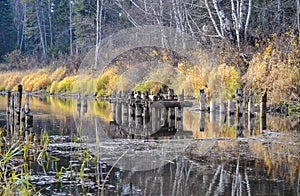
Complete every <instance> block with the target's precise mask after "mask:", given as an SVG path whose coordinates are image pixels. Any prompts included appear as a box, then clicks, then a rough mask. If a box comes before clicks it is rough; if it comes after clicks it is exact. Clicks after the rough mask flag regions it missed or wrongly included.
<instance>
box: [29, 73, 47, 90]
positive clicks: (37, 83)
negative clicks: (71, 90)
mask: <svg viewBox="0 0 300 196" xmlns="http://www.w3.org/2000/svg"><path fill="white" fill-rule="evenodd" d="M50 84H51V80H50V78H49V77H48V74H43V75H40V76H39V77H38V78H36V79H35V80H33V88H32V90H34V91H38V90H42V89H44V90H46V89H47V87H48V86H49V85H50Z"/></svg>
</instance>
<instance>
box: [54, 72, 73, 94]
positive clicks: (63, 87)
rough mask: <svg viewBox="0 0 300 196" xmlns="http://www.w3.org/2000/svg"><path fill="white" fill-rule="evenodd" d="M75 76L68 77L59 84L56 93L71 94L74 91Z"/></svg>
mask: <svg viewBox="0 0 300 196" xmlns="http://www.w3.org/2000/svg"><path fill="white" fill-rule="evenodd" d="M74 81H75V76H67V77H65V78H64V79H63V80H62V81H60V82H59V83H58V84H57V89H56V92H58V93H61V92H71V91H72V89H73V85H74Z"/></svg>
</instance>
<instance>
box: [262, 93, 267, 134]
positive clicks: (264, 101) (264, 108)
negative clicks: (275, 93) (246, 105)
mask: <svg viewBox="0 0 300 196" xmlns="http://www.w3.org/2000/svg"><path fill="white" fill-rule="evenodd" d="M266 112H267V90H265V91H264V92H263V94H262V96H261V102H260V130H261V131H263V130H266V129H267V114H266Z"/></svg>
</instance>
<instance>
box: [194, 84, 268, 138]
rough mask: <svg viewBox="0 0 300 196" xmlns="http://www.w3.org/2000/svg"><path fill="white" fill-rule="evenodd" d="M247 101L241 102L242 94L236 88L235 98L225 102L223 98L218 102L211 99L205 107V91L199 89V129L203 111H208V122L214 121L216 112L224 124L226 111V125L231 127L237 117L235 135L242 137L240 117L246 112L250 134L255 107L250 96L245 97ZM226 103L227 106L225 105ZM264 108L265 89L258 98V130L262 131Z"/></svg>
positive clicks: (203, 119)
mask: <svg viewBox="0 0 300 196" xmlns="http://www.w3.org/2000/svg"><path fill="white" fill-rule="evenodd" d="M247 100H248V103H247V104H243V94H242V92H241V90H240V89H237V90H236V98H235V99H229V100H228V101H227V103H226V101H224V100H223V99H220V100H219V104H217V102H216V101H215V100H211V101H210V103H209V106H208V107H207V106H206V104H205V93H204V90H203V89H201V90H200V107H199V108H200V131H204V126H205V112H209V113H210V122H215V118H216V113H217V112H219V114H220V120H219V122H220V124H224V123H225V121H226V111H227V117H228V120H227V121H228V127H232V126H233V124H234V121H235V118H237V125H236V134H237V135H236V136H237V137H242V136H243V133H242V124H243V123H242V117H243V114H244V113H246V114H247V121H248V122H247V123H246V124H248V130H249V131H250V135H252V132H253V127H254V113H255V108H254V105H253V100H252V96H249V97H247ZM226 105H227V107H226ZM244 105H246V106H247V107H246V108H247V111H244V108H245V107H244ZM266 110H267V91H265V92H264V93H263V95H262V97H261V100H260V109H259V115H260V130H261V131H263V130H265V129H266V128H267V124H266Z"/></svg>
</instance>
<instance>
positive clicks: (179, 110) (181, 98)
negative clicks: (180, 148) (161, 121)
mask: <svg viewBox="0 0 300 196" xmlns="http://www.w3.org/2000/svg"><path fill="white" fill-rule="evenodd" d="M178 101H179V102H180V103H181V102H183V101H184V89H182V92H181V94H180V95H179V96H178ZM182 116H183V108H182V107H181V105H180V106H179V107H178V108H177V118H176V125H177V131H183V119H182Z"/></svg>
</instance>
